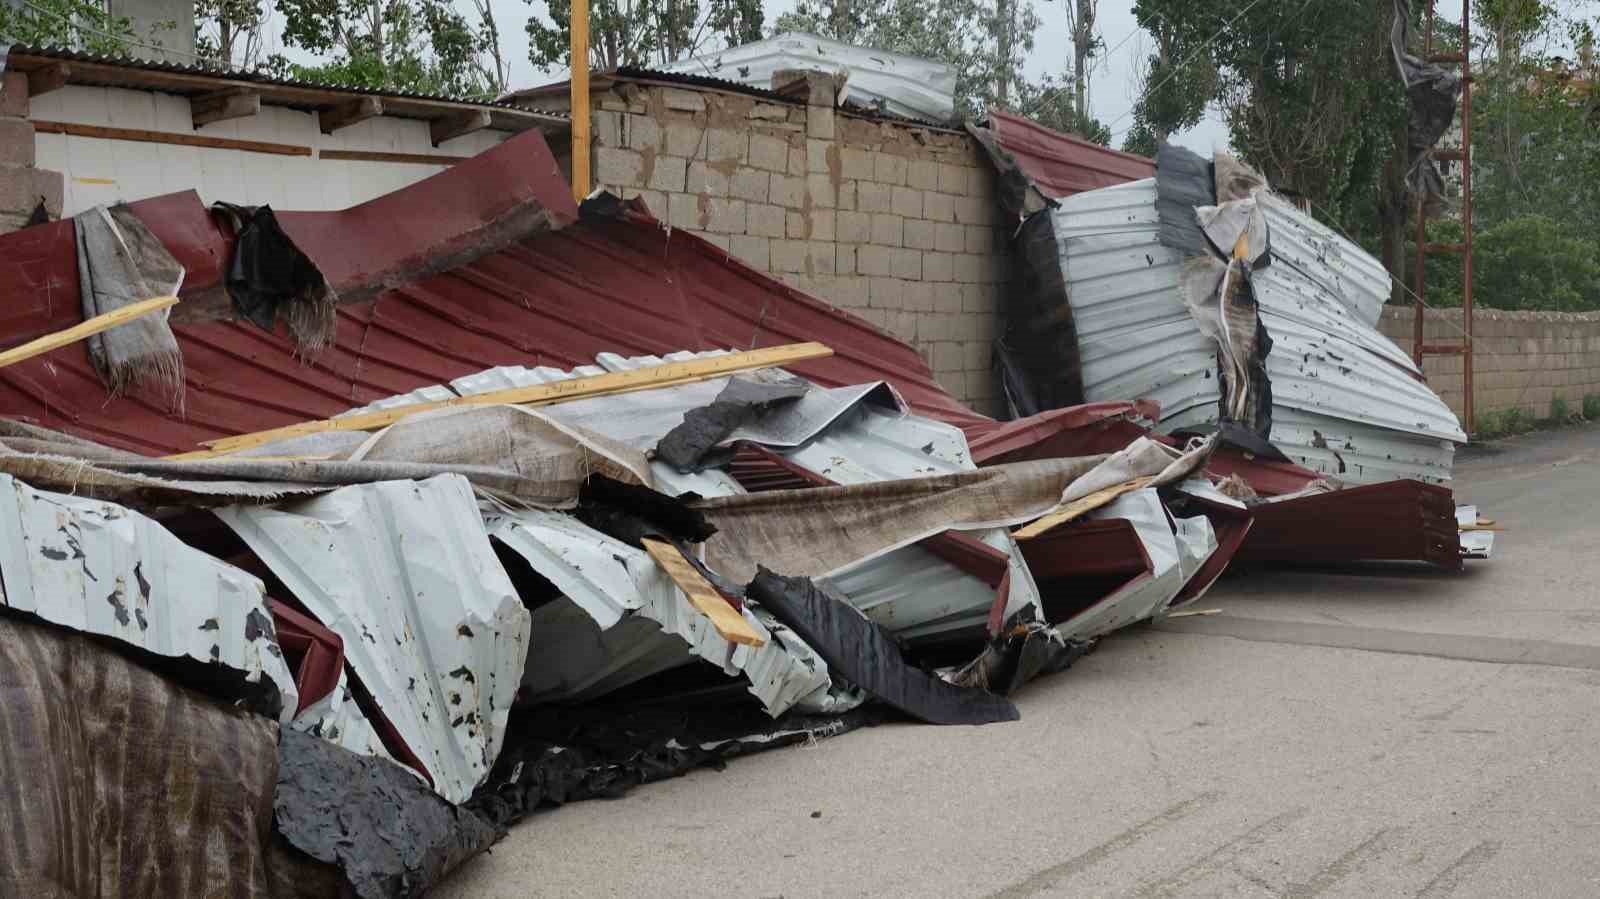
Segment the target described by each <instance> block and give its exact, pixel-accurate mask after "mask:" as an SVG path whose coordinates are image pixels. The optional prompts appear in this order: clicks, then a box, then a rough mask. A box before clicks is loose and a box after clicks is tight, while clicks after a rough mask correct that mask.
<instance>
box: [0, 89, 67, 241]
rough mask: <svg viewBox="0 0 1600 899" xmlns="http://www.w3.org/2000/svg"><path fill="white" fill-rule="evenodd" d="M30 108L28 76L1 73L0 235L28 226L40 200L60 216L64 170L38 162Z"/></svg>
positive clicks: (52, 213) (46, 209)
mask: <svg viewBox="0 0 1600 899" xmlns="http://www.w3.org/2000/svg"><path fill="white" fill-rule="evenodd" d="M29 108H30V104H29V102H28V76H26V75H24V74H22V73H21V72H0V234H4V233H6V232H8V231H15V230H17V229H18V228H21V227H22V226H23V225H25V224H26V223H27V221H28V217H29V216H30V215H32V213H33V210H34V209H35V208H36V207H37V206H38V205H39V204H40V203H43V204H44V207H45V212H46V213H48V214H49V215H50V216H52V217H56V216H59V215H61V194H62V177H61V173H60V172H54V171H50V170H48V169H40V168H38V167H37V166H36V165H35V161H36V158H37V153H36V152H35V147H34V133H33V124H32V123H31V122H30V121H29V120H28V111H29Z"/></svg>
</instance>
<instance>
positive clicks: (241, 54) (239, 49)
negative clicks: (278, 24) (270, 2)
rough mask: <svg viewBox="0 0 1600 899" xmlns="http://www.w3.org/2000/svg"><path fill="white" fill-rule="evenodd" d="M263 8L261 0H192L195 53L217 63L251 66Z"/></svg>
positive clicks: (256, 55) (255, 57) (257, 48)
mask: <svg viewBox="0 0 1600 899" xmlns="http://www.w3.org/2000/svg"><path fill="white" fill-rule="evenodd" d="M266 12H267V8H266V6H265V5H263V3H262V2H261V0H195V5H194V18H195V53H196V54H197V55H198V56H200V58H202V59H206V60H210V61H212V62H213V63H216V64H218V65H221V66H226V67H234V68H244V69H248V68H254V67H255V65H256V63H258V62H260V56H261V50H262V46H263V44H262V34H261V29H262V25H264V24H265V22H266Z"/></svg>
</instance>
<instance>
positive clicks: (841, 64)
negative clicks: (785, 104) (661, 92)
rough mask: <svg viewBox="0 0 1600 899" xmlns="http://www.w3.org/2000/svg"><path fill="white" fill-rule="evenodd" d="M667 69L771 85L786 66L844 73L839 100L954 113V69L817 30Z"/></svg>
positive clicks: (900, 110)
mask: <svg viewBox="0 0 1600 899" xmlns="http://www.w3.org/2000/svg"><path fill="white" fill-rule="evenodd" d="M661 69H662V71H666V72H681V73H684V74H687V75H709V76H711V77H713V78H726V79H728V80H729V81H736V82H738V83H740V84H748V85H750V86H751V87H759V88H762V89H768V88H771V87H772V76H773V75H774V74H775V73H777V72H779V71H782V70H785V69H817V70H821V71H825V72H844V73H847V74H848V76H849V77H848V79H847V80H846V81H845V83H844V88H843V90H842V92H841V94H840V96H839V97H838V98H837V99H838V100H839V102H841V103H848V104H850V105H853V106H860V107H864V108H868V109H875V110H878V111H881V112H887V113H890V114H893V115H897V116H904V117H906V118H912V119H931V120H933V121H935V122H947V121H950V120H951V119H953V118H955V89H956V72H955V69H953V68H951V67H950V66H949V65H948V64H946V63H942V62H939V61H937V60H932V59H922V58H919V57H916V56H907V55H905V54H902V53H891V52H889V51H886V50H877V49H873V48H871V47H857V46H852V45H850V44H845V43H840V42H839V41H832V40H828V39H827V38H824V37H818V36H817V35H814V34H805V33H802V32H796V31H786V32H783V33H782V34H776V35H773V36H772V37H769V38H767V39H766V40H761V41H755V42H753V43H748V44H741V45H739V46H737V47H729V48H728V49H726V50H722V51H720V52H716V53H707V54H703V55H701V56H698V57H695V58H693V59H686V60H683V61H682V62H673V63H667V64H666V65H664V66H662V67H661Z"/></svg>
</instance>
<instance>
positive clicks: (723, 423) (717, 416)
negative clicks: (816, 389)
mask: <svg viewBox="0 0 1600 899" xmlns="http://www.w3.org/2000/svg"><path fill="white" fill-rule="evenodd" d="M806 389H807V385H806V383H805V382H804V381H801V380H800V379H798V378H796V379H794V381H793V382H791V383H783V384H772V383H761V382H757V381H752V380H749V379H747V378H729V379H728V385H727V386H726V387H724V388H722V392H721V393H719V394H717V398H716V399H715V400H713V401H712V402H711V404H710V405H708V406H698V407H696V408H694V409H690V410H689V411H688V412H686V413H684V416H683V422H682V423H681V424H679V425H678V426H677V427H674V428H673V429H672V430H670V431H668V432H667V434H666V436H664V437H662V438H661V440H660V442H658V443H657V444H656V457H657V458H659V459H660V460H661V461H663V462H665V463H666V464H668V465H671V466H672V467H673V468H675V469H677V470H678V471H679V472H681V473H683V474H688V473H690V472H695V471H699V470H701V469H702V468H704V467H705V459H706V455H707V454H708V453H710V452H711V450H712V449H713V448H714V447H716V446H717V445H718V444H719V443H721V442H722V441H723V439H725V438H726V437H727V436H728V435H729V434H732V433H733V432H734V430H735V429H737V428H738V427H739V426H740V425H742V424H745V423H746V422H749V421H752V420H754V419H757V418H759V417H761V416H762V415H764V414H765V413H767V412H769V411H771V410H772V409H773V408H775V407H777V406H780V405H782V404H785V403H792V402H794V401H795V400H798V399H800V397H802V396H804V395H805V393H806Z"/></svg>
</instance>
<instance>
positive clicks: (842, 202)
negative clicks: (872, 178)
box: [838, 181, 856, 210]
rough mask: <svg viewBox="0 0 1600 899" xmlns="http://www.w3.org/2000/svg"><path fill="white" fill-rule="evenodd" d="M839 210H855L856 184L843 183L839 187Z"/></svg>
mask: <svg viewBox="0 0 1600 899" xmlns="http://www.w3.org/2000/svg"><path fill="white" fill-rule="evenodd" d="M838 205H839V208H840V209H852V210H853V209H855V208H856V182H854V181H844V182H842V183H840V185H839V204H838Z"/></svg>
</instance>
